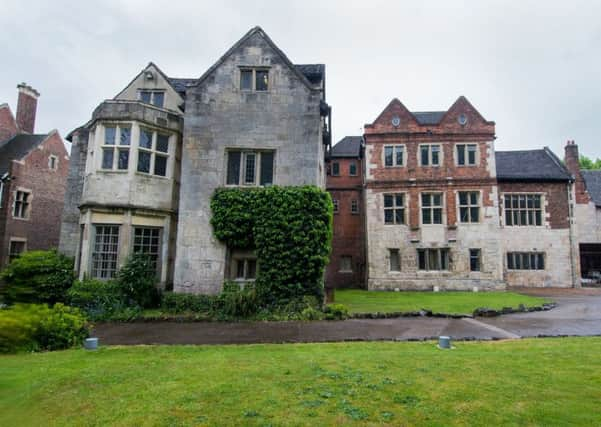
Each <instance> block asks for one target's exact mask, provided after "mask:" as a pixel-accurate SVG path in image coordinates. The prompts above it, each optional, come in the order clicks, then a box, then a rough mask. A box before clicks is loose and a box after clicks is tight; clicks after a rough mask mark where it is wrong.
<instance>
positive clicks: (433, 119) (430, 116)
mask: <svg viewBox="0 0 601 427" xmlns="http://www.w3.org/2000/svg"><path fill="white" fill-rule="evenodd" d="M446 113H447V112H446V111H412V112H411V114H413V117H415V120H417V122H418V123H419V124H420V125H437V124H438V123H440V121H441V120H442V118H443V117H444V115H445V114H446Z"/></svg>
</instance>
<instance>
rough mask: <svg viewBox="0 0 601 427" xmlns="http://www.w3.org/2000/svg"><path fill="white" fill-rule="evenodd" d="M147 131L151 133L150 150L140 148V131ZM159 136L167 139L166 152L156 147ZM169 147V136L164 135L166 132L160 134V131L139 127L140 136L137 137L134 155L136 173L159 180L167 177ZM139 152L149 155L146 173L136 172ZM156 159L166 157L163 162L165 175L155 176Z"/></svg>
mask: <svg viewBox="0 0 601 427" xmlns="http://www.w3.org/2000/svg"><path fill="white" fill-rule="evenodd" d="M142 130H144V131H149V132H152V137H151V138H152V139H151V141H150V148H148V147H142V146H140V139H141V138H140V136H141V131H142ZM159 135H161V136H166V137H167V151H161V150H159V149H158V148H157V145H158V139H159ZM170 146H171V135H170V134H168V133H166V132H162V131H157V130H154V129H152V128H151V127H148V126H141V127H140V135H139V136H138V139H137V147H138V149H137V151H136V153H135V155H136V163H135V165H136V170H135V172H136V173H139V174H142V175H146V176H149V175H150V176H154V177H159V178H166V177H167V172H168V170H167V169H168V166H169V157H170V156H169V152H170V149H169V147H170ZM140 152H143V153H147V154H149V155H150V163H149V165H148V172H144V171H140V170H138V168H139V159H140ZM157 157H166V158H167V160H166V162H165V175H160V174H156V173H155V170H156V159H157Z"/></svg>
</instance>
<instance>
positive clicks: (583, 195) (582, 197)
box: [565, 140, 590, 204]
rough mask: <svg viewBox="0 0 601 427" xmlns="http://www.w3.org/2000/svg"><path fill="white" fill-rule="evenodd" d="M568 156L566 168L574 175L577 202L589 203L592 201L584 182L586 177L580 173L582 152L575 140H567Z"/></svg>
mask: <svg viewBox="0 0 601 427" xmlns="http://www.w3.org/2000/svg"><path fill="white" fill-rule="evenodd" d="M565 150H566V157H565V163H566V168H567V169H568V171H569V172H570V173H571V174H572V176H573V177H574V190H575V196H576V197H575V198H576V203H577V204H587V203H588V202H589V201H590V196H589V194H588V193H587V191H586V186H585V184H584V178H582V174H581V173H580V154H579V153H578V146H577V145H576V143H575V142H574V140H571V141H570V140H568V142H566V148H565Z"/></svg>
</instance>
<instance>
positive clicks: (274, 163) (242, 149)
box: [223, 147, 277, 188]
mask: <svg viewBox="0 0 601 427" xmlns="http://www.w3.org/2000/svg"><path fill="white" fill-rule="evenodd" d="M230 151H239V152H240V153H241V154H242V155H241V156H240V170H239V176H238V184H228V183H227V179H228V163H229V159H228V153H229V152H230ZM264 152H265V153H271V154H272V155H273V161H272V174H271V181H272V182H271V184H267V185H277V184H276V169H277V150H276V149H273V148H252V147H226V148H225V152H224V156H223V157H224V164H225V165H224V169H223V170H224V171H225V173H224V174H223V185H224V186H225V187H231V188H236V187H264V186H263V185H261V184H260V179H261V156H260V154H261V153H264ZM245 153H253V154H255V156H256V157H255V183H254V184H246V183H242V184H241V183H240V182H241V181H242V180H243V175H244V170H245V169H244V167H243V166H244V165H245V163H244V160H245V156H244V154H245Z"/></svg>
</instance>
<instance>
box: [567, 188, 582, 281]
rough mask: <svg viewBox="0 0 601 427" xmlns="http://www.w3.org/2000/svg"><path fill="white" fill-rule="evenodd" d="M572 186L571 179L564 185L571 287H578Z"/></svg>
mask: <svg viewBox="0 0 601 427" xmlns="http://www.w3.org/2000/svg"><path fill="white" fill-rule="evenodd" d="M573 186H574V180H573V179H571V180H570V181H569V182H568V185H567V186H566V190H567V192H568V220H569V223H570V269H571V276H572V287H573V288H580V287H581V284H580V280H579V277H578V276H579V274H578V271H579V268H578V266H577V265H576V262H577V260H578V257H577V256H576V250H577V248H576V246H575V242H576V237H575V235H574V234H575V233H574V202H575V200H574V197H575V196H574V192H573V191H572V187H573Z"/></svg>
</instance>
